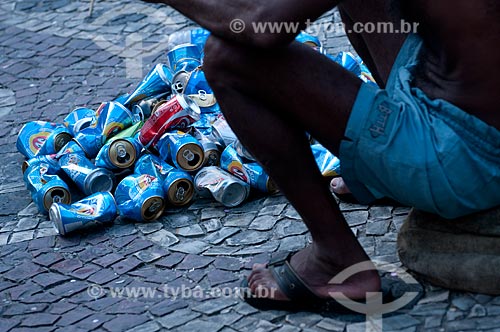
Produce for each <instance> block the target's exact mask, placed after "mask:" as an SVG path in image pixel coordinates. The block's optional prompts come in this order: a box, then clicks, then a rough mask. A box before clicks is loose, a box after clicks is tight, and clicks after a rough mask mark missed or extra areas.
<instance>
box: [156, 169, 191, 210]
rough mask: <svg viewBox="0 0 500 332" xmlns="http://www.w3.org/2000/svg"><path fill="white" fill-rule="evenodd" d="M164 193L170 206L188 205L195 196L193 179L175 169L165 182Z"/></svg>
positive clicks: (170, 172) (169, 173)
mask: <svg viewBox="0 0 500 332" xmlns="http://www.w3.org/2000/svg"><path fill="white" fill-rule="evenodd" d="M163 191H164V192H165V196H166V198H167V200H168V202H169V203H170V204H172V205H175V206H184V205H187V204H189V203H190V202H191V200H192V199H193V196H194V184H193V178H192V177H191V175H189V174H188V173H186V172H184V171H181V170H177V169H173V170H171V171H169V172H168V174H167V177H166V178H165V180H164V181H163Z"/></svg>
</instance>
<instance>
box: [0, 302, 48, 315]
mask: <svg viewBox="0 0 500 332" xmlns="http://www.w3.org/2000/svg"><path fill="white" fill-rule="evenodd" d="M48 307H49V305H48V304H47V303H39V304H36V305H33V304H22V303H12V304H11V305H10V306H9V307H7V308H6V310H4V311H3V312H2V316H3V317H10V316H17V315H26V314H33V313H37V312H44V311H45V310H46V309H47V308H48Z"/></svg>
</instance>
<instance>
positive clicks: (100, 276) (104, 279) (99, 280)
mask: <svg viewBox="0 0 500 332" xmlns="http://www.w3.org/2000/svg"><path fill="white" fill-rule="evenodd" d="M118 277H119V275H118V274H117V273H116V272H115V271H114V270H111V269H101V270H99V271H97V272H96V273H94V274H92V275H91V276H90V277H88V278H87V281H89V282H91V283H95V284H99V285H104V284H106V283H108V282H110V281H112V280H115V279H117V278H118Z"/></svg>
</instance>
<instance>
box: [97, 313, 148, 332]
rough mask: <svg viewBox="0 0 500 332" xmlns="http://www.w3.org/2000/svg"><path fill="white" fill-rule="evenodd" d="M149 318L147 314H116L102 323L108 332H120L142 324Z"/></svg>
mask: <svg viewBox="0 0 500 332" xmlns="http://www.w3.org/2000/svg"><path fill="white" fill-rule="evenodd" d="M148 320H149V317H148V316H147V315H131V314H127V315H118V316H116V318H114V319H112V320H110V321H107V322H106V323H104V325H103V327H104V328H105V329H106V330H108V331H110V332H121V331H125V330H127V329H131V328H133V327H136V326H138V325H141V324H144V323H146V322H147V321H148Z"/></svg>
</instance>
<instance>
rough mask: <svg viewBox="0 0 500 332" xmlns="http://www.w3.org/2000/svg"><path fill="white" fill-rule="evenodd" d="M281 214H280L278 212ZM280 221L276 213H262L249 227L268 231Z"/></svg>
mask: <svg viewBox="0 0 500 332" xmlns="http://www.w3.org/2000/svg"><path fill="white" fill-rule="evenodd" d="M278 215H279V214H278ZM277 222H278V218H276V216H275V215H273V214H271V215H267V214H264V215H260V216H259V217H257V218H255V219H254V220H253V221H252V223H251V224H250V226H248V229H252V230H257V231H268V230H271V229H273V227H274V225H276V223H277Z"/></svg>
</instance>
